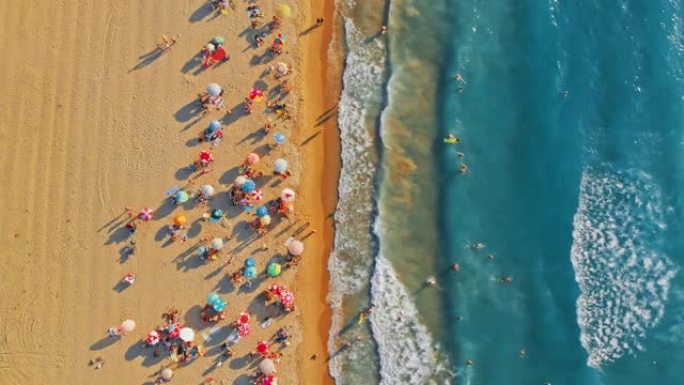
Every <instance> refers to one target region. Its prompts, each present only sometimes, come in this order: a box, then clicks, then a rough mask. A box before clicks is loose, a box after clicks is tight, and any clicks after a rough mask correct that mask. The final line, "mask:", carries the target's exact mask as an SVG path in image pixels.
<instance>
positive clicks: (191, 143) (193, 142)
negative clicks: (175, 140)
mask: <svg viewBox="0 0 684 385" xmlns="http://www.w3.org/2000/svg"><path fill="white" fill-rule="evenodd" d="M199 144H200V140H199V138H197V137H195V138H192V139H189V140H188V141H187V142H185V146H186V147H194V146H197V145H199Z"/></svg>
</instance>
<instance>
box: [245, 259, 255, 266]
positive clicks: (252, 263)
mask: <svg viewBox="0 0 684 385" xmlns="http://www.w3.org/2000/svg"><path fill="white" fill-rule="evenodd" d="M245 266H247V267H250V266H256V260H255V259H254V258H252V257H248V258H247V259H245Z"/></svg>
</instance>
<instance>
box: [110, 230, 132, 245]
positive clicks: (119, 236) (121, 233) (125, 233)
mask: <svg viewBox="0 0 684 385" xmlns="http://www.w3.org/2000/svg"><path fill="white" fill-rule="evenodd" d="M130 236H131V232H130V231H129V230H128V229H127V228H126V227H124V226H120V227H119V228H117V229H116V230H114V232H113V233H111V234H110V235H109V239H107V242H105V245H111V244H113V243H121V242H123V241H125V240H127V239H128V238H129V237H130Z"/></svg>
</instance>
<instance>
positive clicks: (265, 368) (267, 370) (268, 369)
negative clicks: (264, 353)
mask: <svg viewBox="0 0 684 385" xmlns="http://www.w3.org/2000/svg"><path fill="white" fill-rule="evenodd" d="M259 370H261V372H262V373H264V374H265V375H267V376H270V375H271V374H273V373H275V372H276V367H275V364H274V363H273V360H271V359H270V358H264V359H263V360H261V362H260V363H259Z"/></svg>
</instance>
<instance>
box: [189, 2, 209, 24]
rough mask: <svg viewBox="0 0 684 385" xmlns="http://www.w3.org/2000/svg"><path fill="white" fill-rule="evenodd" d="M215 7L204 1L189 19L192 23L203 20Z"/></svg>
mask: <svg viewBox="0 0 684 385" xmlns="http://www.w3.org/2000/svg"><path fill="white" fill-rule="evenodd" d="M213 11H214V9H213V8H212V7H211V5H209V4H208V3H207V2H202V5H200V6H199V8H197V9H196V10H195V11H194V12H193V13H192V14H191V15H190V17H189V18H188V21H189V22H191V23H197V22H200V21H202V20H204V18H205V17H207V16H209V15H210V14H211V13H212V12H213Z"/></svg>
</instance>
